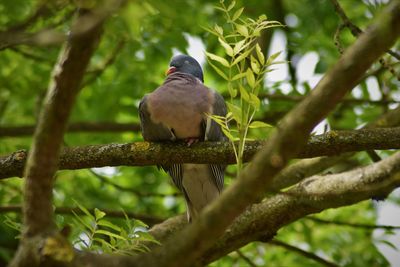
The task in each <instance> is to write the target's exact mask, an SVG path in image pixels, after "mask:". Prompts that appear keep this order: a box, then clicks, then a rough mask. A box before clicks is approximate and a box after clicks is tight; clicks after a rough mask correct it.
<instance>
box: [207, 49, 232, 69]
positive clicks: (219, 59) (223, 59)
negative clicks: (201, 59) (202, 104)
mask: <svg viewBox="0 0 400 267" xmlns="http://www.w3.org/2000/svg"><path fill="white" fill-rule="evenodd" d="M206 55H207V56H208V57H209V58H210V59H211V60H214V61H217V62H219V63H221V64H222V65H224V66H225V67H228V68H229V62H228V60H226V59H225V58H223V57H220V56H217V55H215V54H212V53H209V52H206Z"/></svg>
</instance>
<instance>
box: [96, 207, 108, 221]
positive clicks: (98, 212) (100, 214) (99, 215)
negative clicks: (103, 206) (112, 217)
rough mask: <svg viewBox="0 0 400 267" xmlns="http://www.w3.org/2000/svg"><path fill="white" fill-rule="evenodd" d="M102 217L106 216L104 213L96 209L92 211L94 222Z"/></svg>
mask: <svg viewBox="0 0 400 267" xmlns="http://www.w3.org/2000/svg"><path fill="white" fill-rule="evenodd" d="M104 216H106V213H105V212H103V211H101V210H99V209H98V208H95V209H94V217H95V218H96V221H98V220H100V219H101V218H103V217H104Z"/></svg>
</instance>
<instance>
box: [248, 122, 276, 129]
mask: <svg viewBox="0 0 400 267" xmlns="http://www.w3.org/2000/svg"><path fill="white" fill-rule="evenodd" d="M265 127H273V126H272V125H271V124H268V123H265V122H262V121H252V122H251V123H250V125H249V128H253V129H254V128H265Z"/></svg>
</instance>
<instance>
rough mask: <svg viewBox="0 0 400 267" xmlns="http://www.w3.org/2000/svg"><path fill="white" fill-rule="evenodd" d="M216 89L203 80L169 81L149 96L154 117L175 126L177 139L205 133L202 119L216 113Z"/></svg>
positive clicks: (149, 104)
mask: <svg viewBox="0 0 400 267" xmlns="http://www.w3.org/2000/svg"><path fill="white" fill-rule="evenodd" d="M213 101H214V99H213V94H212V92H211V91H210V90H209V89H208V88H207V87H205V86H204V85H203V84H202V83H201V82H200V81H198V80H196V79H195V80H194V82H193V81H192V80H189V81H188V80H185V79H184V80H180V79H174V80H172V81H170V82H168V80H167V81H166V83H164V84H163V85H162V86H160V87H159V88H158V89H157V90H155V91H154V92H153V93H151V94H150V95H149V97H148V107H149V111H150V114H151V119H152V120H153V121H154V122H156V123H162V124H164V125H165V126H166V127H168V128H170V129H173V130H174V133H175V135H176V137H177V138H179V139H184V138H189V137H200V136H201V122H202V120H203V119H206V113H211V112H212V110H211V109H212V103H213Z"/></svg>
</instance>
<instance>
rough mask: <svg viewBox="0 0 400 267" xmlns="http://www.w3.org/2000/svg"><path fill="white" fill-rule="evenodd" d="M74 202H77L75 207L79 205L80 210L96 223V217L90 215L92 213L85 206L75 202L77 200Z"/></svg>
mask: <svg viewBox="0 0 400 267" xmlns="http://www.w3.org/2000/svg"><path fill="white" fill-rule="evenodd" d="M74 202H75V205H77V206H78V208H79V209H80V210H81V211H82V212H83V213H85V214H86V215H87V216H88V217H89V218H90V219H91V220H93V221H95V217H94V216H93V215H92V214H90V212H89V211H88V210H87V209H86V208H85V207H84V206H82V205H81V204H79V203H78V202H77V201H75V200H74Z"/></svg>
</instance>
